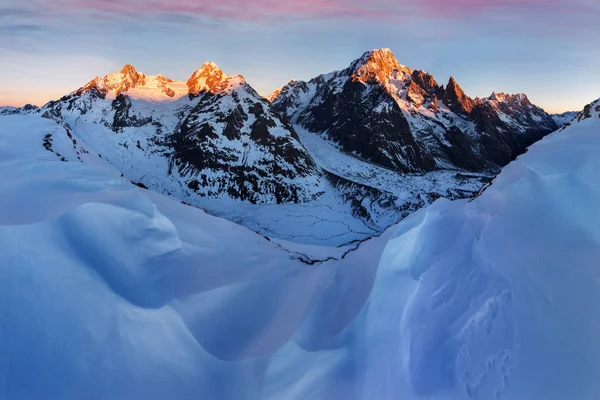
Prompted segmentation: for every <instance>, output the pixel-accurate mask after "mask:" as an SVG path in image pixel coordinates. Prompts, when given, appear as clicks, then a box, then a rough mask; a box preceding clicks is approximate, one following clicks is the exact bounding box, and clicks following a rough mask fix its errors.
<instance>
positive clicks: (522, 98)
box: [488, 92, 531, 106]
mask: <svg viewBox="0 0 600 400" xmlns="http://www.w3.org/2000/svg"><path fill="white" fill-rule="evenodd" d="M488 100H490V101H495V102H499V103H512V104H518V105H521V106H527V105H529V104H531V102H530V101H529V98H527V95H526V94H525V93H517V94H507V93H502V92H500V93H496V92H493V93H492V95H491V96H490V97H488Z"/></svg>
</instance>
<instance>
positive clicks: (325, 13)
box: [38, 0, 579, 21]
mask: <svg viewBox="0 0 600 400" xmlns="http://www.w3.org/2000/svg"><path fill="white" fill-rule="evenodd" d="M38 1H39V0H38ZM577 1H579V0H576V2H577ZM41 3H42V4H46V5H49V4H52V6H54V7H58V10H60V11H61V12H77V11H95V12H98V11H99V12H107V13H120V14H188V15H194V16H198V17H206V18H217V19H229V20H240V21H261V20H277V19H327V18H347V17H350V18H368V17H380V18H393V17H397V16H403V15H404V16H406V15H410V14H413V15H414V14H421V15H426V16H430V17H441V18H443V17H446V16H451V17H456V16H457V15H458V14H465V13H469V14H472V13H478V12H486V11H489V10H498V9H511V10H513V11H519V10H522V11H527V10H531V9H532V8H536V9H537V11H540V10H543V9H546V10H550V11H552V10H558V9H560V10H563V11H564V10H566V7H562V5H564V3H563V4H562V5H561V1H560V0H371V1H364V0H251V1H249V0H219V1H203V0H169V1H165V0H121V1H114V0H44V1H41Z"/></svg>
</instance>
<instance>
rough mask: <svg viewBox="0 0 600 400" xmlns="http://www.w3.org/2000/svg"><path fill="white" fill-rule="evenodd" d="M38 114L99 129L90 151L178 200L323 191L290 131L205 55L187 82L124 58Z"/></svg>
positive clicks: (281, 199)
mask: <svg viewBox="0 0 600 400" xmlns="http://www.w3.org/2000/svg"><path fill="white" fill-rule="evenodd" d="M39 112H40V113H41V114H42V115H43V116H44V117H46V118H51V119H54V120H56V121H57V122H59V123H63V124H66V125H67V126H68V127H70V128H71V129H73V130H74V131H78V130H79V129H81V130H84V131H85V130H86V129H88V130H89V129H93V130H98V129H99V128H103V127H104V128H108V129H105V130H104V131H103V132H102V133H97V134H96V135H101V136H102V140H96V144H97V145H98V146H100V148H97V149H96V150H97V151H98V153H99V154H104V156H105V157H106V158H107V159H108V160H109V161H111V162H112V163H113V165H115V166H116V167H117V168H118V169H119V170H121V171H123V173H124V174H125V175H126V176H128V177H129V178H130V179H134V180H136V181H139V182H143V183H144V184H145V185H146V186H148V187H151V188H153V189H155V190H158V191H160V192H162V193H170V194H175V195H178V197H179V198H181V199H182V200H183V199H184V198H185V199H186V200H188V197H190V196H192V197H193V196H200V197H229V198H233V199H240V200H244V201H249V202H252V203H289V202H304V201H309V200H311V199H314V198H315V197H317V196H318V195H319V194H321V193H322V192H323V188H322V185H323V182H322V178H321V174H320V172H319V170H318V169H317V167H316V166H315V164H314V162H313V161H312V159H311V157H310V155H309V154H308V153H307V152H306V150H305V149H304V148H303V147H302V145H301V144H300V142H299V140H298V136H297V134H296V132H295V131H294V128H293V127H292V126H291V125H290V124H289V123H287V122H285V121H283V120H282V119H281V118H280V117H279V115H277V114H276V113H274V112H273V111H272V110H271V107H270V104H269V102H268V101H267V100H265V99H263V98H262V97H261V96H260V95H258V93H256V92H255V91H254V89H252V88H251V87H250V86H249V85H248V84H247V83H246V82H245V80H244V78H243V77H242V76H240V75H238V76H229V75H227V74H225V73H224V72H223V71H221V69H219V67H218V66H217V65H216V64H214V63H212V62H209V63H205V64H204V65H202V66H201V68H200V69H198V70H197V71H196V72H194V74H193V75H192V76H191V77H190V78H189V80H188V81H187V82H182V81H173V80H171V79H168V78H165V77H163V76H161V75H159V76H146V75H144V74H142V73H139V72H137V71H136V70H135V68H134V67H132V66H130V65H126V66H125V67H124V68H123V69H122V70H121V71H120V72H118V73H113V74H109V75H107V76H105V77H104V78H95V79H94V80H92V81H91V82H89V83H88V84H86V85H85V86H83V87H82V88H80V89H78V90H77V91H75V92H73V93H71V94H70V95H67V96H65V97H63V98H61V99H60V100H58V101H53V102H50V103H48V104H47V105H46V106H44V107H43V108H42V109H41V110H40V111H39ZM108 130H110V131H108ZM96 139H97V138H96ZM125 149H126V151H125V152H124V150H125ZM132 170H135V171H132ZM144 171H145V172H144Z"/></svg>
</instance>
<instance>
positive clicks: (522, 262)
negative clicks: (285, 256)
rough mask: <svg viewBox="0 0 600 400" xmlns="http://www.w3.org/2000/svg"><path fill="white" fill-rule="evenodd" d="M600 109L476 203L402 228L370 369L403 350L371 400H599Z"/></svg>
mask: <svg viewBox="0 0 600 400" xmlns="http://www.w3.org/2000/svg"><path fill="white" fill-rule="evenodd" d="M597 104H598V103H592V104H591V105H590V106H587V107H586V110H588V112H587V113H586V111H584V112H583V113H581V114H580V115H581V120H580V122H577V123H573V124H571V126H570V127H568V128H567V129H565V130H564V131H559V132H556V133H554V134H552V135H550V136H549V137H547V138H545V139H543V140H542V141H540V142H539V143H537V144H535V145H534V146H532V147H531V148H530V149H529V151H528V153H527V154H525V155H523V156H521V157H519V158H518V159H517V160H516V161H514V162H513V163H511V164H510V165H508V166H507V167H506V168H505V169H504V170H503V171H502V173H501V174H500V175H499V176H498V177H497V178H496V180H495V181H494V183H493V184H492V185H491V186H490V187H489V188H488V189H487V190H486V191H484V192H483V194H482V195H481V196H480V197H478V198H476V199H475V200H474V201H472V202H468V201H464V200H463V201H457V202H448V201H438V202H436V203H435V204H433V205H432V206H431V207H429V208H428V209H424V210H422V211H420V212H418V213H416V214H415V215H413V216H411V217H410V218H408V219H406V220H405V221H403V222H402V223H401V224H400V227H399V229H398V231H397V232H396V233H395V234H394V238H393V239H392V240H391V241H390V243H389V244H388V246H387V248H386V251H385V252H384V256H383V258H382V261H381V265H380V268H379V271H378V276H377V279H376V281H375V285H374V288H373V291H372V295H371V297H370V300H369V303H370V305H369V309H370V310H369V311H368V313H367V314H371V317H370V318H367V322H366V324H365V326H366V327H367V331H371V333H370V334H369V333H367V337H369V336H371V337H372V338H378V340H379V341H380V343H379V345H378V347H379V350H378V351H376V352H375V353H374V354H373V355H372V358H371V359H368V360H370V361H367V364H369V363H370V364H371V366H373V365H375V364H376V363H377V362H378V361H379V362H381V360H384V359H385V354H384V353H385V352H389V350H390V349H391V348H393V349H396V350H395V353H394V354H393V355H392V357H388V359H385V361H384V362H382V363H381V365H380V367H379V369H378V370H377V374H373V376H372V378H371V381H370V384H368V385H367V386H368V387H370V388H374V389H375V390H374V391H373V392H371V393H370V394H371V398H387V397H385V393H390V392H395V393H398V394H399V398H413V397H412V396H413V395H417V396H421V397H419V398H436V399H437V398H456V399H469V398H471V399H522V398H525V399H557V400H558V399H575V398H577V399H590V400H591V399H596V398H599V396H600V383H599V382H598V379H597V377H598V372H599V371H600V346H599V345H598V340H597V337H598V336H599V335H600V324H599V323H598V321H599V318H600V308H598V305H600V291H599V290H598V284H599V282H600V264H599V262H598V260H599V259H600V246H599V238H600V230H599V229H598V227H599V226H600V213H598V207H597V204H598V201H600V181H599V180H598V179H596V177H595V176H596V174H597V171H598V170H599V169H600V160H599V159H598V157H597V154H598V152H599V151H600V135H599V134H600V119H598V118H597V116H598V114H600V108H599V109H598V110H596V115H594V110H595V108H596V107H597ZM586 115H588V118H585V116H586ZM392 297H394V298H395V301H394V302H393V307H392V306H391V304H390V298H392ZM382 317H383V318H385V319H386V320H388V321H393V324H390V325H388V326H386V327H385V328H384V330H382V329H380V326H378V325H377V323H378V322H379V321H381V320H382ZM368 343H371V342H368ZM372 343H374V342H372ZM379 356H381V358H379ZM381 376H394V377H396V378H397V379H394V380H392V379H390V380H389V381H386V382H383V384H382V385H380V386H377V385H376V383H377V382H378V381H379V379H380V378H379V377H381ZM380 383H382V382H380ZM403 394H405V396H404V397H403V396H402V395H403Z"/></svg>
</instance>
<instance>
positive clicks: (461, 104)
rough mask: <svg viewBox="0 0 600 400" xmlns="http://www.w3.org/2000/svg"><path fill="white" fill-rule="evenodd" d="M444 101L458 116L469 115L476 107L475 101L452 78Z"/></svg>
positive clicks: (444, 93)
mask: <svg viewBox="0 0 600 400" xmlns="http://www.w3.org/2000/svg"><path fill="white" fill-rule="evenodd" d="M443 100H444V103H445V104H446V105H447V106H448V108H450V110H452V111H453V112H455V113H458V114H466V115H468V114H470V113H471V111H473V108H474V107H475V101H474V100H473V99H472V98H470V97H469V96H467V95H466V94H465V92H464V91H463V90H462V88H461V87H460V86H459V85H458V83H457V82H456V80H455V79H454V77H452V76H451V77H450V80H449V81H448V85H447V86H446V89H445V90H444V92H443Z"/></svg>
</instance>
